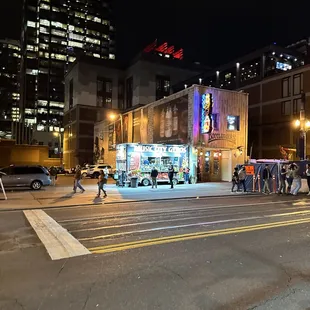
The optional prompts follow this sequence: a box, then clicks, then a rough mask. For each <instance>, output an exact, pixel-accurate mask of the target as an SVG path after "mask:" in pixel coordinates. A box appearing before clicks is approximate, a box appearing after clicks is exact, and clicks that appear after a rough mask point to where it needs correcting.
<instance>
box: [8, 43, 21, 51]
mask: <svg viewBox="0 0 310 310" xmlns="http://www.w3.org/2000/svg"><path fill="white" fill-rule="evenodd" d="M8 48H10V49H12V50H16V51H20V47H19V46H17V45H12V44H8Z"/></svg>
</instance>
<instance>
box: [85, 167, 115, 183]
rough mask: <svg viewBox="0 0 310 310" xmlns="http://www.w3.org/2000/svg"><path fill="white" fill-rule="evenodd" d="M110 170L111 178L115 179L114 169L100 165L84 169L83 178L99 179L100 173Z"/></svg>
mask: <svg viewBox="0 0 310 310" xmlns="http://www.w3.org/2000/svg"><path fill="white" fill-rule="evenodd" d="M106 168H108V170H109V176H111V177H113V167H112V166H110V165H108V164H99V165H90V166H89V167H88V168H86V167H84V168H82V171H81V172H82V176H83V177H87V176H88V177H91V178H94V179H95V178H98V177H99V171H100V170H104V169H106Z"/></svg>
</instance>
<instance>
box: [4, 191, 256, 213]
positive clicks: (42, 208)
mask: <svg viewBox="0 0 310 310" xmlns="http://www.w3.org/2000/svg"><path fill="white" fill-rule="evenodd" d="M249 196H261V195H260V193H252V192H249V193H247V194H246V195H244V194H240V196H236V195H232V194H225V195H222V196H218V195H217V196H215V195H214V196H189V197H174V198H157V199H152V200H150V199H141V200H127V201H111V202H106V203H105V202H102V203H85V204H73V205H63V206H40V208H33V207H25V208H7V209H1V208H0V212H8V211H15V212H16V211H24V210H37V209H38V210H39V209H40V210H48V209H57V208H58V209H59V208H75V207H87V206H102V205H116V204H126V203H142V202H158V201H171V200H179V201H180V200H193V199H204V200H206V199H208V198H210V199H221V198H227V197H233V198H246V197H249Z"/></svg>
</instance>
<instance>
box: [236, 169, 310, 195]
mask: <svg viewBox="0 0 310 310" xmlns="http://www.w3.org/2000/svg"><path fill="white" fill-rule="evenodd" d="M304 174H305V175H306V177H307V184H308V187H309V193H308V195H310V164H308V165H307V168H306V171H304V172H303V171H301V170H300V167H299V166H298V165H297V164H296V163H292V164H289V165H282V167H281V170H280V178H279V189H278V194H279V195H281V194H290V195H294V196H296V195H297V194H298V192H299V190H300V188H301V177H302V175H304ZM262 177H263V190H262V192H263V194H266V195H267V194H270V193H271V191H270V180H272V174H271V171H270V167H269V165H268V164H266V165H265V168H264V170H263V175H262ZM245 179H246V171H245V167H244V166H242V167H241V169H238V167H236V168H235V170H234V173H233V177H232V188H231V191H232V192H234V189H235V187H236V191H239V190H240V188H241V186H242V187H243V191H244V192H246V184H245ZM293 182H294V186H293Z"/></svg>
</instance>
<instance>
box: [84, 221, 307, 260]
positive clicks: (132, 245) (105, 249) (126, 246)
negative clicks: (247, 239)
mask: <svg viewBox="0 0 310 310" xmlns="http://www.w3.org/2000/svg"><path fill="white" fill-rule="evenodd" d="M305 223H310V219H300V220H292V221H283V222H274V223H269V224H259V225H252V226H242V227H234V228H226V229H219V230H213V231H207V232H199V233H192V234H183V235H175V236H170V237H162V238H154V239H146V240H140V241H133V242H127V243H122V244H111V245H106V246H99V247H94V248H89V250H90V251H91V252H92V253H93V254H103V253H111V252H119V251H125V250H131V249H136V248H142V247H147V246H153V245H162V244H167V243H174V242H180V241H188V240H195V239H203V238H209V237H216V236H222V235H229V234H238V233H244V232H251V231H256V230H264V229H271V228H278V227H285V226H292V225H298V224H305Z"/></svg>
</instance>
